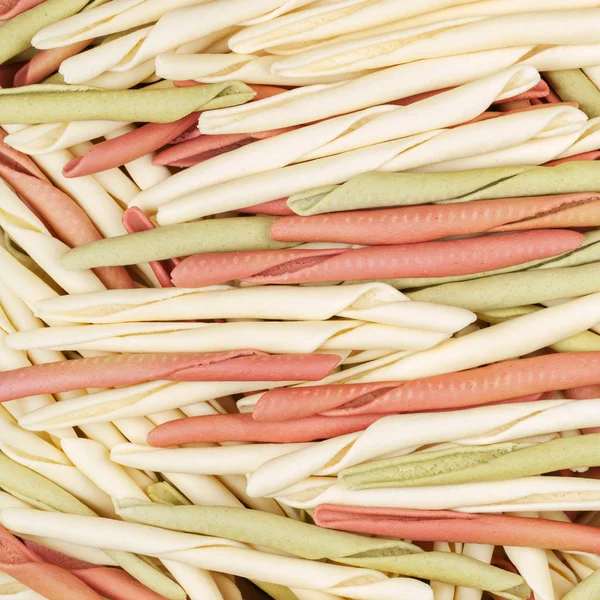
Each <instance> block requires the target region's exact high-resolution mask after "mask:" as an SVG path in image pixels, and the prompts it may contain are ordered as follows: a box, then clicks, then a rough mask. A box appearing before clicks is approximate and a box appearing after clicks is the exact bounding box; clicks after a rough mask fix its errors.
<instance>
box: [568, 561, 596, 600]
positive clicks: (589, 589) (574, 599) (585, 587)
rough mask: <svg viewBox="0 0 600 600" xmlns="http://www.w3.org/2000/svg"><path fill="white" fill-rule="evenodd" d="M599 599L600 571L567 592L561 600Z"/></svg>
mask: <svg viewBox="0 0 600 600" xmlns="http://www.w3.org/2000/svg"><path fill="white" fill-rule="evenodd" d="M593 598H600V569H599V570H597V571H594V572H593V573H592V574H591V575H590V576H589V577H586V578H585V579H584V580H583V581H581V582H580V583H578V584H577V585H576V586H575V587H574V588H573V589H572V590H570V591H568V592H567V593H566V594H565V595H564V596H563V597H562V600H592V599H593Z"/></svg>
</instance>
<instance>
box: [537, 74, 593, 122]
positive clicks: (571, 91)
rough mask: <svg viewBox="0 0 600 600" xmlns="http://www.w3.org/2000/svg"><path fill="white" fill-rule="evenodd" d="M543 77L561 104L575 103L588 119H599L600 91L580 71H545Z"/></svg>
mask: <svg viewBox="0 0 600 600" xmlns="http://www.w3.org/2000/svg"><path fill="white" fill-rule="evenodd" d="M544 76H545V78H546V81H547V82H548V83H549V84H550V86H552V89H553V90H554V91H555V92H556V93H557V94H558V96H559V97H560V99H561V100H562V101H563V102H577V104H579V108H580V109H581V110H582V111H583V112H584V113H585V114H586V115H587V116H588V117H590V119H591V118H593V117H600V91H599V90H598V88H597V87H596V86H595V85H594V84H593V83H592V82H591V81H590V80H589V79H588V77H587V76H586V75H585V73H584V72H583V71H582V70H581V69H565V70H563V71H547V72H546V73H544Z"/></svg>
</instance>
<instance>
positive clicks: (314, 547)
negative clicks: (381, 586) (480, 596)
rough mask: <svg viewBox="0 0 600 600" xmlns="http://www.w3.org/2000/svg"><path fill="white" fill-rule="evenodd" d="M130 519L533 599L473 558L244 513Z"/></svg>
mask: <svg viewBox="0 0 600 600" xmlns="http://www.w3.org/2000/svg"><path fill="white" fill-rule="evenodd" d="M117 510H118V513H119V514H120V515H121V516H122V517H123V518H125V519H127V520H131V521H137V522H140V523H145V524H147V525H155V526H158V527H163V528H166V529H172V530H176V531H186V532H190V533H197V534H201V535H209V536H216V537H222V538H226V539H230V540H235V541H238V542H244V543H247V544H252V545H256V546H265V547H268V548H273V549H275V550H280V551H283V552H287V553H289V554H292V555H295V556H299V557H302V558H305V559H310V560H323V559H329V560H331V561H333V562H337V563H340V564H345V565H352V566H355V567H364V568H372V569H378V570H380V571H384V572H389V573H397V574H400V575H406V576H410V577H418V578H421V579H429V580H431V579H433V580H436V581H444V582H447V583H451V584H454V585H461V586H466V587H474V588H478V589H483V590H487V591H491V592H493V593H496V594H499V595H501V596H502V597H504V598H508V599H509V600H518V599H523V598H527V597H528V596H529V594H530V590H529V588H528V586H527V585H526V584H525V583H524V581H523V579H522V578H521V577H520V576H519V575H515V574H514V573H509V572H507V571H504V570H502V569H498V568H497V567H493V566H490V565H488V564H486V563H483V562H481V561H478V560H475V559H472V558H470V557H467V556H460V555H457V554H453V553H449V552H424V551H423V550H421V548H419V547H418V546H414V545H413V544H410V543H409V542H405V541H402V540H391V539H381V538H371V537H366V536H362V535H358V534H354V533H346V532H342V531H334V530H330V529H321V528H319V527H317V526H316V525H310V524H308V523H303V522H301V521H295V520H293V519H289V518H287V517H280V516H278V515H273V514H271V513H265V512H261V511H256V510H250V509H244V508H229V507H220V506H171V507H169V506H162V505H159V504H137V505H133V506H132V505H128V506H123V507H121V508H118V509H117Z"/></svg>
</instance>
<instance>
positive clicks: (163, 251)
mask: <svg viewBox="0 0 600 600" xmlns="http://www.w3.org/2000/svg"><path fill="white" fill-rule="evenodd" d="M273 220H274V218H273V217H240V218H230V219H207V220H205V221H197V222H192V223H181V224H178V225H167V226H165V227H158V228H156V229H152V230H150V231H143V232H140V233H132V234H129V235H121V236H117V237H112V238H108V239H105V240H100V241H97V242H92V243H91V244H85V245H83V246H78V247H77V248H73V249H72V250H69V251H68V252H66V253H65V254H64V255H63V256H62V258H61V264H62V266H63V267H65V268H66V269H87V268H90V267H92V266H93V267H106V266H116V265H133V264H138V263H143V262H148V261H151V260H164V259H167V258H173V257H176V256H177V257H178V256H189V255H191V254H200V253H204V252H235V251H241V250H269V249H277V248H289V247H290V246H295V245H296V244H294V243H286V242H275V241H273V240H272V239H271V236H270V234H269V232H270V228H271V223H272V222H273Z"/></svg>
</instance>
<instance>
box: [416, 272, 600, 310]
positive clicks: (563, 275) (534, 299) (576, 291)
mask: <svg viewBox="0 0 600 600" xmlns="http://www.w3.org/2000/svg"><path fill="white" fill-rule="evenodd" d="M598 291H600V263H591V264H588V265H580V266H578V267H563V268H558V269H537V270H531V271H519V272H516V273H505V274H501V275H493V276H491V277H484V278H480V279H473V280H470V281H459V282H454V283H446V284H443V285H437V286H433V287H427V288H425V289H422V290H418V291H416V292H409V293H408V294H407V295H408V296H409V298H411V299H412V300H418V301H420V302H436V303H439V304H446V305H450V306H459V307H461V308H467V309H469V310H472V311H474V312H481V311H487V310H491V309H499V308H512V307H516V306H521V305H524V304H536V303H538V302H547V301H549V300H557V299H559V298H569V297H571V296H585V295H586V294H592V293H594V292H598Z"/></svg>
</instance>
